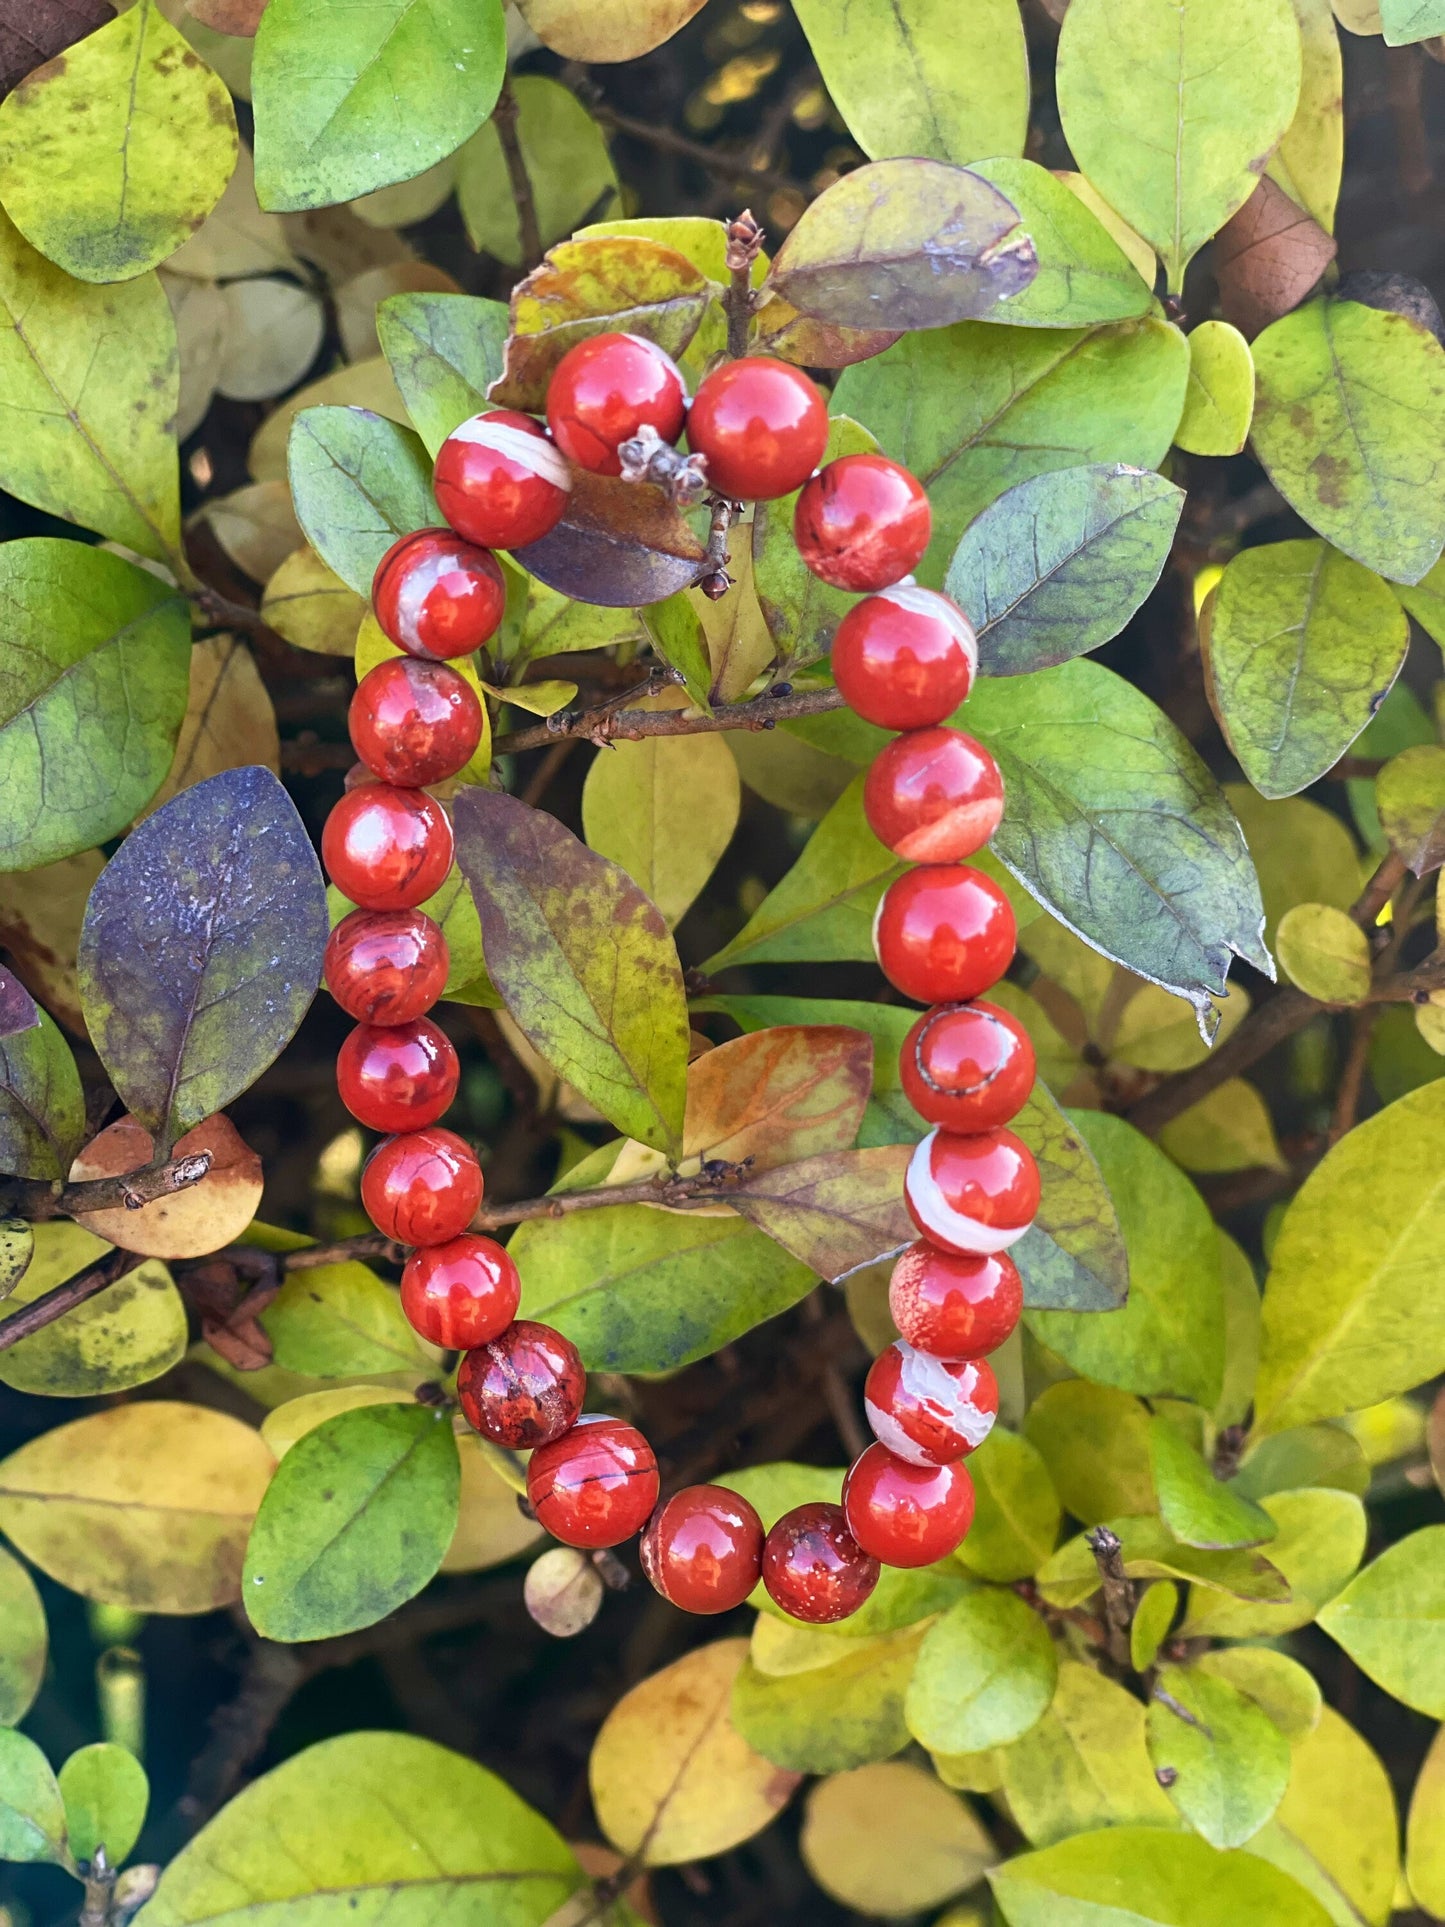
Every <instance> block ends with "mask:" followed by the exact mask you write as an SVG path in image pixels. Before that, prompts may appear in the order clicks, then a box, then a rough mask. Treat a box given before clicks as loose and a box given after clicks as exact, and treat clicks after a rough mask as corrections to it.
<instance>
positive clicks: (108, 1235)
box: [69, 1114, 313, 1276]
mask: <svg viewBox="0 0 1445 1927" xmlns="http://www.w3.org/2000/svg"><path fill="white" fill-rule="evenodd" d="M203 1151H204V1152H208V1153H209V1154H210V1159H211V1168H210V1170H209V1171H208V1172H207V1173H206V1175H205V1177H203V1178H202V1179H201V1181H200V1183H199V1184H191V1185H187V1186H186V1187H185V1189H184V1190H182V1191H176V1192H174V1193H173V1194H172V1195H171V1196H170V1197H164V1198H156V1199H154V1200H153V1201H152V1202H151V1203H150V1204H145V1205H142V1206H141V1207H140V1209H139V1210H137V1211H132V1210H131V1209H130V1208H129V1207H128V1206H126V1205H123V1204H117V1205H112V1206H110V1207H109V1208H108V1209H107V1210H104V1211H85V1212H79V1213H77V1215H76V1220H75V1221H76V1223H77V1224H79V1225H83V1226H84V1227H85V1229H86V1230H87V1231H90V1232H93V1233H94V1234H95V1236H96V1237H97V1238H104V1239H105V1240H106V1242H107V1243H108V1244H113V1245H118V1246H119V1247H120V1249H121V1250H122V1251H135V1252H139V1253H140V1254H141V1255H142V1256H143V1257H147V1258H201V1257H204V1256H205V1255H206V1254H207V1253H208V1252H212V1251H219V1250H220V1249H221V1247H222V1246H223V1245H228V1244H233V1243H234V1242H235V1240H236V1239H237V1238H239V1237H240V1236H241V1234H242V1232H243V1231H244V1230H245V1229H246V1227H247V1225H249V1224H250V1222H251V1220H252V1218H254V1217H255V1215H256V1208H257V1206H258V1205H259V1204H260V1202H261V1160H260V1158H258V1157H257V1155H256V1153H255V1152H254V1151H253V1150H252V1149H251V1147H250V1145H249V1144H247V1142H246V1140H245V1139H244V1138H243V1137H242V1136H241V1134H240V1132H239V1131H238V1130H237V1129H236V1127H235V1125H234V1124H232V1122H231V1120H230V1119H229V1118H228V1117H225V1116H222V1115H220V1114H218V1115H217V1116H215V1117H208V1118H207V1119H206V1120H205V1121H204V1123H201V1124H198V1125H197V1126H196V1128H195V1129H194V1130H193V1131H187V1132H186V1134H185V1135H184V1137H181V1138H178V1139H177V1140H176V1143H175V1146H174V1148H173V1151H172V1156H174V1157H178V1158H187V1157H195V1156H197V1155H198V1154H199V1153H201V1152H203ZM154 1157H155V1144H154V1142H153V1141H152V1139H151V1135H150V1132H149V1131H147V1130H146V1129H145V1127H144V1125H141V1124H137V1122H136V1121H135V1119H134V1118H133V1117H129V1116H127V1117H122V1118H117V1120H116V1122H115V1123H114V1124H109V1125H107V1126H106V1128H105V1129H104V1130H103V1131H102V1132H101V1133H100V1135H99V1137H96V1138H92V1139H91V1141H90V1143H89V1144H87V1145H86V1147H85V1149H84V1150H83V1151H82V1152H81V1153H80V1155H79V1156H78V1157H77V1158H76V1160H75V1162H74V1164H72V1165H71V1167H70V1174H69V1175H70V1180H71V1182H72V1183H73V1184H81V1183H87V1182H89V1181H90V1180H92V1179H95V1178H118V1177H123V1176H125V1174H126V1173H127V1172H129V1171H139V1170H141V1169H142V1168H143V1167H144V1166H146V1165H148V1164H150V1163H151V1162H152V1161H153V1159H154ZM302 1275H303V1276H311V1275H313V1274H311V1273H304V1274H302Z"/></svg>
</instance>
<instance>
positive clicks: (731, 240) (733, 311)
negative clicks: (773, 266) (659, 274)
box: [723, 207, 763, 360]
mask: <svg viewBox="0 0 1445 1927" xmlns="http://www.w3.org/2000/svg"><path fill="white" fill-rule="evenodd" d="M762 248H763V230H762V227H761V225H760V224H759V223H758V222H757V221H755V220H754V219H753V213H752V209H751V208H746V207H745V208H744V209H743V211H742V213H741V214H739V215H738V217H737V219H736V220H735V221H730V222H729V223H728V236H727V255H726V261H727V270H728V285H727V292H726V293H725V294H724V295H723V308H724V310H725V311H726V314H727V318H728V353H729V354H730V355H731V356H732V357H733V359H734V360H736V359H737V358H738V357H739V356H741V355H745V354H746V353H747V352H748V330H749V328H750V327H751V326H752V320H753V267H754V264H755V263H756V261H757V258H758V256H759V254H761V253H762Z"/></svg>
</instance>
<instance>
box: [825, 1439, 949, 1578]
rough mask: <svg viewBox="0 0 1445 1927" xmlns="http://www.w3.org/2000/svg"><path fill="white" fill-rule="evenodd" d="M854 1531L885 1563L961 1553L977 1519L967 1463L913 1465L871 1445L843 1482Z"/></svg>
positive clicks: (922, 1561)
mask: <svg viewBox="0 0 1445 1927" xmlns="http://www.w3.org/2000/svg"><path fill="white" fill-rule="evenodd" d="M843 1511H844V1513H845V1514H846V1516H847V1520H848V1530H849V1531H850V1532H851V1533H852V1535H853V1537H854V1538H855V1539H856V1540H857V1541H858V1544H859V1545H860V1546H861V1547H862V1548H863V1550H864V1551H865V1552H869V1553H872V1555H873V1557H874V1558H875V1559H877V1560H879V1561H880V1562H881V1563H882V1564H883V1565H885V1566H931V1565H933V1564H934V1563H935V1562H936V1561H937V1560H939V1559H946V1558H947V1557H948V1556H949V1554H950V1553H952V1552H957V1550H958V1548H959V1547H960V1546H961V1545H962V1544H963V1541H964V1539H965V1538H966V1537H967V1534H968V1529H969V1527H970V1526H971V1525H972V1524H973V1480H972V1479H971V1478H970V1477H969V1476H968V1471H967V1469H966V1468H965V1467H964V1466H962V1465H909V1464H908V1463H907V1462H906V1461H905V1460H903V1459H899V1458H895V1457H894V1455H893V1453H891V1452H889V1451H888V1450H887V1449H886V1448H885V1447H883V1446H881V1445H870V1446H869V1447H868V1450H867V1451H866V1452H865V1453H864V1454H863V1455H862V1457H861V1458H860V1459H858V1460H857V1461H856V1463H855V1464H854V1466H853V1469H852V1471H850V1472H849V1474H848V1477H847V1479H846V1481H845V1482H844V1486H843Z"/></svg>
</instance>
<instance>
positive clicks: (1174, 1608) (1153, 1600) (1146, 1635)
mask: <svg viewBox="0 0 1445 1927" xmlns="http://www.w3.org/2000/svg"><path fill="white" fill-rule="evenodd" d="M1178 1610H1179V1588H1178V1586H1176V1585H1175V1583H1174V1581H1173V1580H1172V1579H1156V1580H1154V1581H1153V1582H1152V1583H1151V1584H1150V1585H1147V1586H1146V1587H1145V1588H1144V1590H1143V1591H1142V1592H1141V1593H1140V1594H1139V1595H1138V1604H1137V1605H1136V1606H1135V1608H1134V1617H1133V1619H1132V1620H1130V1622H1129V1664H1130V1665H1131V1666H1132V1667H1133V1669H1134V1671H1135V1672H1136V1673H1146V1672H1148V1670H1149V1668H1150V1667H1151V1666H1152V1665H1153V1664H1154V1661H1155V1660H1156V1659H1157V1658H1158V1657H1159V1648H1160V1647H1161V1646H1162V1645H1163V1644H1164V1641H1165V1640H1166V1639H1167V1638H1168V1637H1169V1629H1170V1627H1171V1626H1172V1625H1173V1624H1174V1618H1175V1614H1176V1613H1177V1612H1178Z"/></svg>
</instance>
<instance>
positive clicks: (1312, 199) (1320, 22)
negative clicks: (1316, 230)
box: [1269, 0, 1345, 234]
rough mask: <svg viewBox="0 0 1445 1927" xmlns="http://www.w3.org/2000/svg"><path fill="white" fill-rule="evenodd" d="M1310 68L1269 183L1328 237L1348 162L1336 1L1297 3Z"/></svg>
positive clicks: (1303, 78)
mask: <svg viewBox="0 0 1445 1927" xmlns="http://www.w3.org/2000/svg"><path fill="white" fill-rule="evenodd" d="M1294 10H1295V14H1296V16H1297V18H1298V20H1299V27H1300V40H1301V48H1302V52H1303V55H1304V67H1303V71H1302V75H1301V79H1300V93H1299V105H1298V106H1297V107H1296V108H1295V115H1294V119H1293V120H1292V121H1291V122H1290V124H1289V131H1288V132H1287V133H1286V134H1285V137H1284V139H1283V140H1282V141H1281V142H1280V144H1279V146H1278V147H1277V148H1276V149H1275V155H1274V159H1273V160H1272V161H1271V162H1270V164H1269V177H1270V179H1271V180H1272V181H1274V182H1275V183H1276V185H1277V186H1279V187H1282V188H1283V189H1284V191H1285V192H1286V194H1288V195H1289V196H1290V197H1291V199H1293V200H1295V201H1298V203H1299V204H1300V206H1301V207H1302V208H1304V209H1305V210H1306V212H1307V213H1309V214H1312V215H1313V216H1314V218H1315V219H1316V220H1317V221H1318V222H1319V224H1320V226H1321V227H1322V228H1323V229H1324V230H1325V232H1326V233H1327V234H1333V232H1334V228H1335V204H1336V202H1337V201H1338V200H1339V197H1340V175H1341V172H1342V171H1343V168H1344V160H1345V113H1344V63H1343V62H1342V60H1341V58H1340V36H1339V33H1338V31H1337V29H1336V27H1335V16H1334V12H1333V10H1332V9H1331V7H1330V0H1294Z"/></svg>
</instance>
